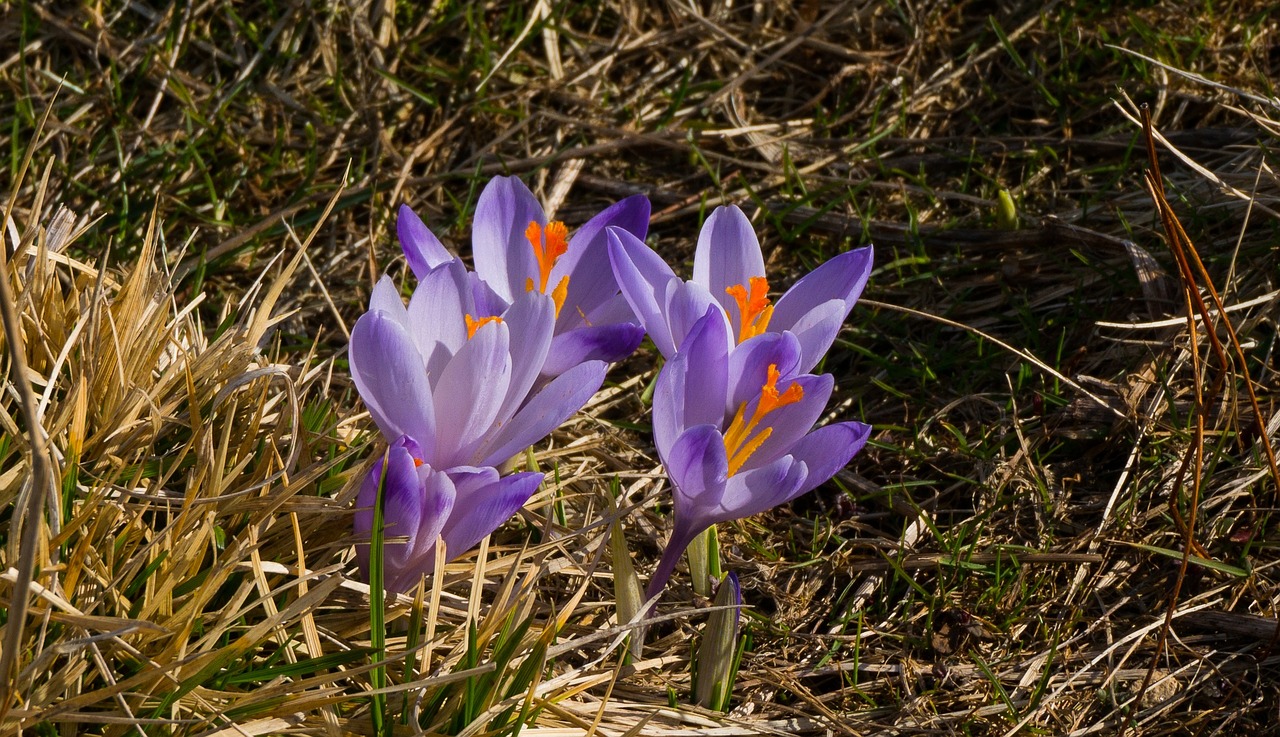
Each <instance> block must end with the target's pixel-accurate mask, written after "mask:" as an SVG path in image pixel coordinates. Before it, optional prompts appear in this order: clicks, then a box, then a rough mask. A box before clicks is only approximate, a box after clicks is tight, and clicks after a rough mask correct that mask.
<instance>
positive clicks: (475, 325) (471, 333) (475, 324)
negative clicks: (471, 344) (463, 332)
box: [463, 315, 502, 340]
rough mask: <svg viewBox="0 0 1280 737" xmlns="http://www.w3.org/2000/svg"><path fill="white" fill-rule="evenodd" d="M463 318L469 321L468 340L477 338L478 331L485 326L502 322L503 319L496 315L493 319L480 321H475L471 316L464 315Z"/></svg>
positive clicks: (487, 318) (484, 318)
mask: <svg viewBox="0 0 1280 737" xmlns="http://www.w3.org/2000/svg"><path fill="white" fill-rule="evenodd" d="M463 317H464V318H466V321H467V340H471V339H472V338H474V337H476V331H477V330H479V329H480V328H482V327H484V326H485V325H488V324H489V323H491V322H502V318H501V317H498V316H497V315H494V316H493V317H482V318H480V319H479V320H477V319H475V318H474V317H472V316H471V315H464V316H463Z"/></svg>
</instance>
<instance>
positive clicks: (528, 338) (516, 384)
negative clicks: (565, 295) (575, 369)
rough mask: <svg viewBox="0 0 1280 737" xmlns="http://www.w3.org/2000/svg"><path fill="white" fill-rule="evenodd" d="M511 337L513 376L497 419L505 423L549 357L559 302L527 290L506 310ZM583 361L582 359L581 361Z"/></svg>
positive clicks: (495, 419)
mask: <svg viewBox="0 0 1280 737" xmlns="http://www.w3.org/2000/svg"><path fill="white" fill-rule="evenodd" d="M502 320H503V322H504V323H506V325H507V334H508V335H509V336H510V339H511V349H510V353H511V380H510V382H509V383H508V385H507V394H506V397H504V398H503V400H502V409H501V410H500V411H499V412H498V414H497V416H496V417H495V418H494V421H495V422H497V423H498V424H502V423H505V422H506V421H507V420H508V419H510V418H511V415H513V414H515V411H516V410H517V409H519V408H520V405H521V404H523V403H524V400H525V398H527V397H528V396H529V390H530V389H531V388H532V387H533V383H534V381H536V380H537V379H538V376H539V374H540V373H541V371H542V370H543V366H544V364H545V363H546V361H547V360H548V357H549V351H550V349H551V346H552V342H551V341H552V338H551V333H552V329H553V328H554V326H555V305H554V304H553V303H552V301H551V298H550V297H548V296H547V295H545V294H543V293H541V292H525V293H524V294H522V295H520V297H519V298H518V299H516V301H515V303H514V304H512V305H511V307H510V308H509V309H508V310H507V311H506V312H505V313H503V316H502ZM579 363H581V361H579Z"/></svg>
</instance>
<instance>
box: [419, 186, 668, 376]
mask: <svg viewBox="0 0 1280 737" xmlns="http://www.w3.org/2000/svg"><path fill="white" fill-rule="evenodd" d="M608 228H617V229H619V230H621V231H623V232H625V233H628V234H630V235H631V236H632V237H634V238H638V239H640V240H641V241H643V240H644V237H645V234H646V233H647V232H648V229H649V200H648V199H647V198H646V197H645V196H644V195H633V196H631V197H627V198H626V199H624V200H621V201H619V202H617V203H615V204H613V205H612V206H610V207H608V208H606V209H605V210H603V211H601V212H600V213H599V214H598V215H596V216H595V217H593V218H591V219H590V220H589V221H587V223H586V224H585V225H583V226H582V227H581V228H579V229H578V231H577V232H576V233H574V235H573V236H572V237H569V235H568V229H567V228H566V227H565V225H564V223H562V222H558V221H552V222H548V221H547V216H546V213H545V212H544V211H543V209H542V205H540V204H539V203H538V200H537V198H535V197H534V196H533V193H532V192H530V191H529V188H528V187H526V186H525V185H524V182H521V181H520V180H519V179H517V178H516V177H494V178H493V179H492V180H490V181H489V184H488V185H486V186H485V188H484V191H483V192H481V193H480V200H479V202H478V203H477V204H476V215H475V222H474V224H473V225H472V229H471V237H472V251H473V254H474V258H475V273H476V276H477V277H478V279H479V280H480V281H481V282H483V284H484V285H485V287H486V288H487V289H488V290H489V291H490V293H491V294H492V295H493V297H494V298H496V299H498V300H501V301H502V303H503V304H506V305H509V304H512V303H514V302H515V301H516V300H517V299H518V298H519V297H520V295H522V294H524V293H526V292H530V291H538V292H542V293H544V294H548V295H550V296H551V297H552V299H553V300H554V303H555V313H556V314H555V330H554V336H555V337H554V339H553V342H552V347H551V350H550V352H549V353H548V355H547V357H546V363H545V364H544V365H543V366H542V368H541V373H542V374H543V375H544V376H558V375H559V374H561V373H563V372H564V371H566V370H568V369H569V368H570V367H572V366H576V365H577V364H579V363H581V362H583V361H586V360H600V361H606V362H612V361H617V360H620V359H622V358H625V357H626V356H628V355H630V354H631V352H632V351H634V350H635V349H636V346H638V345H640V341H641V340H643V339H644V329H643V328H641V327H640V326H639V325H637V324H636V319H635V316H634V315H633V314H632V312H631V308H630V306H629V305H628V304H627V300H626V298H624V297H623V296H622V295H621V294H619V293H618V284H617V282H616V281H615V280H614V276H613V270H612V268H611V267H610V264H609V252H608V244H607V239H606V229H608ZM396 230H397V233H398V235H399V236H400V245H401V247H402V248H403V249H404V253H405V258H406V259H407V260H408V262H409V267H410V268H411V269H412V270H413V273H414V274H415V275H416V276H417V277H418V278H419V279H422V278H423V275H424V274H426V273H427V272H428V271H430V270H431V269H433V268H435V267H436V266H439V265H440V264H442V263H444V262H446V261H449V260H452V259H453V258H454V257H453V256H452V255H451V254H450V253H449V252H448V251H447V250H445V247H444V246H443V245H442V244H441V243H440V240H439V239H438V238H436V237H435V235H434V234H432V232H431V231H430V230H429V229H428V228H427V226H426V225H424V224H423V222H422V220H421V219H419V218H418V216H417V215H415V214H414V213H413V211H412V210H410V209H409V207H408V206H407V205H406V206H402V207H401V208H400V214H399V218H398V222H397V224H396Z"/></svg>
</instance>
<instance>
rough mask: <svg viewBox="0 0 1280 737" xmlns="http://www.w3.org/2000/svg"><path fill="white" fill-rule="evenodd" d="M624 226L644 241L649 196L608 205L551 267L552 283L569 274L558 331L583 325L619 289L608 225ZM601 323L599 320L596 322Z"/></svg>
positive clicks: (575, 236) (647, 223) (625, 229)
mask: <svg viewBox="0 0 1280 737" xmlns="http://www.w3.org/2000/svg"><path fill="white" fill-rule="evenodd" d="M609 227H616V228H621V229H622V230H624V231H627V232H629V233H631V234H632V235H634V236H635V237H636V238H638V239H640V240H641V241H643V240H644V237H645V234H646V233H647V232H648V230H649V199H648V198H647V197H645V196H644V195H633V196H631V197H628V198H626V199H624V200H622V201H620V202H616V203H614V204H613V205H611V206H610V207H608V208H605V209H604V210H602V211H601V212H600V214H598V215H596V216H595V217H593V218H591V219H590V220H588V221H587V223H586V225H583V226H582V227H581V228H579V229H578V231H577V232H576V233H574V234H573V237H572V238H570V239H569V249H568V250H567V251H566V252H565V254H564V256H561V257H560V260H559V261H557V262H556V265H555V268H554V269H552V270H551V278H550V279H549V280H548V283H549V284H558V283H559V282H560V277H562V276H566V275H567V276H569V291H568V294H567V296H566V298H565V302H564V309H562V310H561V311H560V319H559V321H558V322H557V324H556V329H557V332H563V331H565V330H567V329H568V328H570V327H573V326H575V325H580V324H581V321H582V317H583V315H587V314H590V313H591V312H592V311H594V310H595V309H596V308H597V307H599V306H600V305H602V304H604V302H605V301H607V300H608V299H610V298H611V297H613V295H615V294H617V293H618V282H617V280H616V279H615V278H614V276H613V269H612V267H611V266H610V265H609V241H608V237H607V235H606V232H605V229H606V228H609ZM596 324H599V323H596Z"/></svg>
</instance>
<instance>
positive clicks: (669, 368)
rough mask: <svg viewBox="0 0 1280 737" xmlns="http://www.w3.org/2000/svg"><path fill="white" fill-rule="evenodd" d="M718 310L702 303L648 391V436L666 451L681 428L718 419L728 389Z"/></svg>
mask: <svg viewBox="0 0 1280 737" xmlns="http://www.w3.org/2000/svg"><path fill="white" fill-rule="evenodd" d="M720 315H721V313H720V308H719V307H717V306H715V305H710V306H708V307H707V310H706V313H705V314H704V315H703V318H702V319H701V320H699V321H698V322H696V323H695V324H694V326H693V329H692V330H691V331H690V333H689V338H688V340H686V341H685V345H684V349H683V350H682V351H681V352H679V353H677V354H676V356H675V358H673V359H671V360H670V361H668V362H667V364H666V365H665V366H663V367H662V371H661V372H660V373H659V374H658V382H657V386H655V387H654V393H653V438H654V445H656V446H657V448H658V452H659V453H666V452H667V451H668V450H669V449H670V448H671V446H672V445H673V444H674V443H675V442H676V438H677V437H679V435H680V433H681V432H683V431H684V429H685V428H686V427H691V426H693V425H715V426H719V425H721V424H722V423H723V422H724V414H725V412H724V405H725V396H726V395H727V394H728V391H729V384H728V381H729V374H728V366H727V364H728V350H729V339H728V330H729V328H728V326H727V325H725V324H724V320H723V319H721V316H720Z"/></svg>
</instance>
